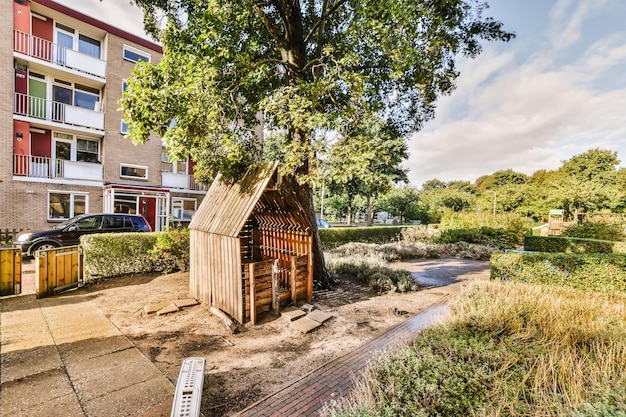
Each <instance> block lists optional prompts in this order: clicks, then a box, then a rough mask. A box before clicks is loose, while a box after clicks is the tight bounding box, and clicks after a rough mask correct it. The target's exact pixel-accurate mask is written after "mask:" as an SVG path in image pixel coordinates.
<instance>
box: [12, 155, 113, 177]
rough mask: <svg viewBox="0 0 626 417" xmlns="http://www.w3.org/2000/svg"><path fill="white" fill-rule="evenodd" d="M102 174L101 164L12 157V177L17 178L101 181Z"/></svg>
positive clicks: (23, 156)
mask: <svg viewBox="0 0 626 417" xmlns="http://www.w3.org/2000/svg"><path fill="white" fill-rule="evenodd" d="M102 172H103V171H102V164H98V163H92V162H81V161H67V160H64V159H52V158H48V157H45V156H34V155H13V175H17V176H23V177H30V178H65V179H77V180H87V181H102Z"/></svg>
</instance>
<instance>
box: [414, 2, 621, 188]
mask: <svg viewBox="0 0 626 417" xmlns="http://www.w3.org/2000/svg"><path fill="white" fill-rule="evenodd" d="M570 3H571V2H565V1H562V2H560V3H559V4H570ZM576 10H580V7H579V8H578V9H576ZM559 13H561V12H559ZM559 18H560V17H559ZM573 32H574V30H573V29H571V33H573ZM571 33H570V35H571ZM549 49H550V46H548V45H547V46H546V47H545V49H543V50H538V51H536V52H535V53H534V54H533V55H532V56H531V57H529V58H528V59H527V60H526V61H525V62H523V63H521V64H517V63H516V62H515V60H514V59H513V58H512V56H513V52H512V51H511V50H509V51H508V52H506V53H504V54H501V55H498V54H495V53H494V52H493V51H489V50H488V51H487V52H486V53H485V54H484V55H482V56H481V57H479V58H478V59H477V60H476V61H475V62H467V63H464V64H463V66H462V68H461V73H462V74H463V75H462V77H461V79H460V81H459V88H458V91H456V92H454V93H453V94H452V96H450V97H445V98H443V99H442V102H441V106H440V107H439V111H438V115H437V120H435V121H433V122H431V123H428V124H427V125H426V127H425V129H424V130H423V131H422V132H419V133H417V134H415V135H414V137H413V138H412V140H411V142H410V145H409V146H410V152H411V157H410V159H409V161H408V163H407V164H406V167H407V168H409V169H410V173H409V177H410V179H411V181H412V182H413V183H414V184H415V185H421V184H423V182H424V181H426V180H429V179H432V178H439V179H441V180H444V181H450V180H470V181H473V180H475V179H476V178H478V177H479V176H480V175H484V174H489V173H492V172H495V171H497V170H501V169H508V168H511V169H514V170H517V171H520V172H524V173H527V174H531V173H533V172H535V171H537V170H539V169H555V168H557V167H558V166H560V165H561V163H562V161H564V160H567V159H570V158H571V157H572V156H573V155H575V154H579V153H582V152H585V151H587V150H588V149H591V148H595V147H601V148H605V149H610V150H614V151H618V154H619V155H618V156H621V158H622V159H624V158H626V123H624V114H626V85H625V84H626V82H622V83H615V84H613V85H612V86H611V88H603V89H600V88H598V85H599V84H606V79H605V76H604V75H603V74H604V73H605V72H606V71H609V70H611V69H616V68H621V67H622V66H623V64H624V61H625V60H626V46H625V45H624V37H623V36H620V35H613V36H611V37H609V38H605V39H601V40H598V41H597V42H595V43H593V44H592V45H591V47H590V48H588V50H586V51H582V53H581V54H580V57H579V58H578V59H577V60H576V61H575V62H573V63H571V64H568V65H563V66H560V67H557V66H555V63H554V60H553V59H552V58H551V55H550V53H549V52H548V50H549ZM465 74H469V76H465ZM459 102H461V103H462V105H463V106H466V107H467V108H466V109H465V110H464V111H463V112H458V108H459Z"/></svg>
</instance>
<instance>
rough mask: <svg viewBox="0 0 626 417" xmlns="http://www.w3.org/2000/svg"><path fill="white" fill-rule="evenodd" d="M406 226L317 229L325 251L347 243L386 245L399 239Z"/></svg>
mask: <svg viewBox="0 0 626 417" xmlns="http://www.w3.org/2000/svg"><path fill="white" fill-rule="evenodd" d="M406 227H407V226H373V227H331V228H328V229H319V232H320V239H321V240H322V245H323V246H324V248H326V249H332V248H334V247H337V246H340V245H343V244H345V243H349V242H367V243H388V242H393V241H398V240H400V239H401V236H402V230H403V229H405V228H406Z"/></svg>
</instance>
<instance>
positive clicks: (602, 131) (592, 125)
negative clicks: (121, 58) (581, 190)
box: [56, 0, 626, 186]
mask: <svg viewBox="0 0 626 417" xmlns="http://www.w3.org/2000/svg"><path fill="white" fill-rule="evenodd" d="M56 1H57V2H58V3H62V4H65V5H68V6H70V7H72V8H75V9H77V10H80V11H82V12H84V13H87V14H90V15H92V16H94V17H96V18H98V19H100V20H103V21H106V22H112V23H113V24H115V25H117V26H120V27H123V28H125V29H126V30H127V31H129V32H132V33H136V34H141V33H142V32H143V31H142V29H141V14H140V13H139V10H137V9H136V8H134V7H131V6H129V1H128V0H102V1H99V0H81V1H80V2H77V1H76V0H56ZM488 3H489V5H490V6H491V7H490V8H489V9H488V10H487V11H486V12H485V15H487V16H492V17H494V18H495V19H496V20H500V21H502V22H503V23H504V24H505V28H506V29H507V30H511V31H514V32H515V33H516V34H517V38H516V39H514V40H512V41H511V42H508V43H491V44H485V45H484V48H483V53H482V54H481V55H480V56H479V57H478V58H476V59H474V60H465V59H460V60H459V61H458V69H459V71H460V72H461V76H460V77H459V79H458V80H457V89H456V90H455V91H454V92H453V93H452V94H451V95H450V96H446V97H443V98H442V99H441V100H440V101H439V104H438V108H437V113H436V117H435V119H434V120H431V121H430V122H428V123H426V124H425V126H424V128H423V129H422V131H420V132H418V133H416V134H414V135H413V136H412V137H411V139H410V141H409V150H410V154H411V156H410V158H409V160H408V161H407V162H406V164H405V167H406V168H408V169H409V179H410V181H411V183H412V184H414V185H417V186H421V185H422V184H423V183H424V182H425V181H427V180H429V179H433V178H438V179H440V180H443V181H451V180H468V181H474V180H475V179H476V178H478V177H479V176H481V175H484V174H490V173H493V172H495V171H498V170H503V169H509V168H511V169H514V170H516V171H519V172H523V173H526V174H532V173H533V172H535V171H537V170H539V169H556V168H558V167H559V166H560V165H561V164H562V162H563V161H565V160H568V159H570V158H571V157H572V156H574V155H577V154H580V153H583V152H585V151H587V150H589V149H591V148H603V149H610V150H612V151H617V152H618V157H619V158H620V159H621V160H622V161H623V162H622V164H621V166H623V167H626V1H624V0H488Z"/></svg>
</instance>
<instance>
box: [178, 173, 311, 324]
mask: <svg viewBox="0 0 626 417" xmlns="http://www.w3.org/2000/svg"><path fill="white" fill-rule="evenodd" d="M277 167H278V165H277V164H276V163H262V164H258V165H254V166H252V167H250V168H249V169H248V171H247V172H246V174H245V175H244V176H243V178H242V179H241V180H240V181H238V182H225V181H223V179H222V177H221V175H218V177H217V178H216V179H215V181H213V184H212V185H211V188H210V189H209V191H208V192H207V195H206V197H205V198H204V200H203V201H202V203H201V204H200V207H199V208H198V210H197V212H196V213H195V214H194V216H193V219H192V221H191V224H190V225H189V229H190V245H191V246H190V272H189V285H190V292H191V295H193V296H194V297H195V298H197V299H198V300H200V301H201V302H203V303H207V304H209V305H211V306H214V307H216V308H218V309H220V310H222V311H224V312H225V313H228V314H229V315H230V316H231V317H232V318H234V319H236V320H237V321H239V322H240V323H246V322H252V323H253V324H255V323H256V322H257V319H258V318H259V317H260V316H261V315H263V314H265V313H268V312H270V311H272V309H274V310H276V309H278V308H280V307H281V306H287V305H289V304H292V303H293V304H296V305H297V304H299V303H305V302H311V297H312V294H313V255H312V227H311V223H310V221H309V220H308V218H307V216H306V214H305V212H304V210H303V208H302V206H301V205H300V203H299V202H298V201H297V199H296V196H295V194H294V193H293V192H288V191H286V189H285V187H283V186H282V184H281V179H280V177H279V175H278V172H277ZM277 304H278V305H277Z"/></svg>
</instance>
